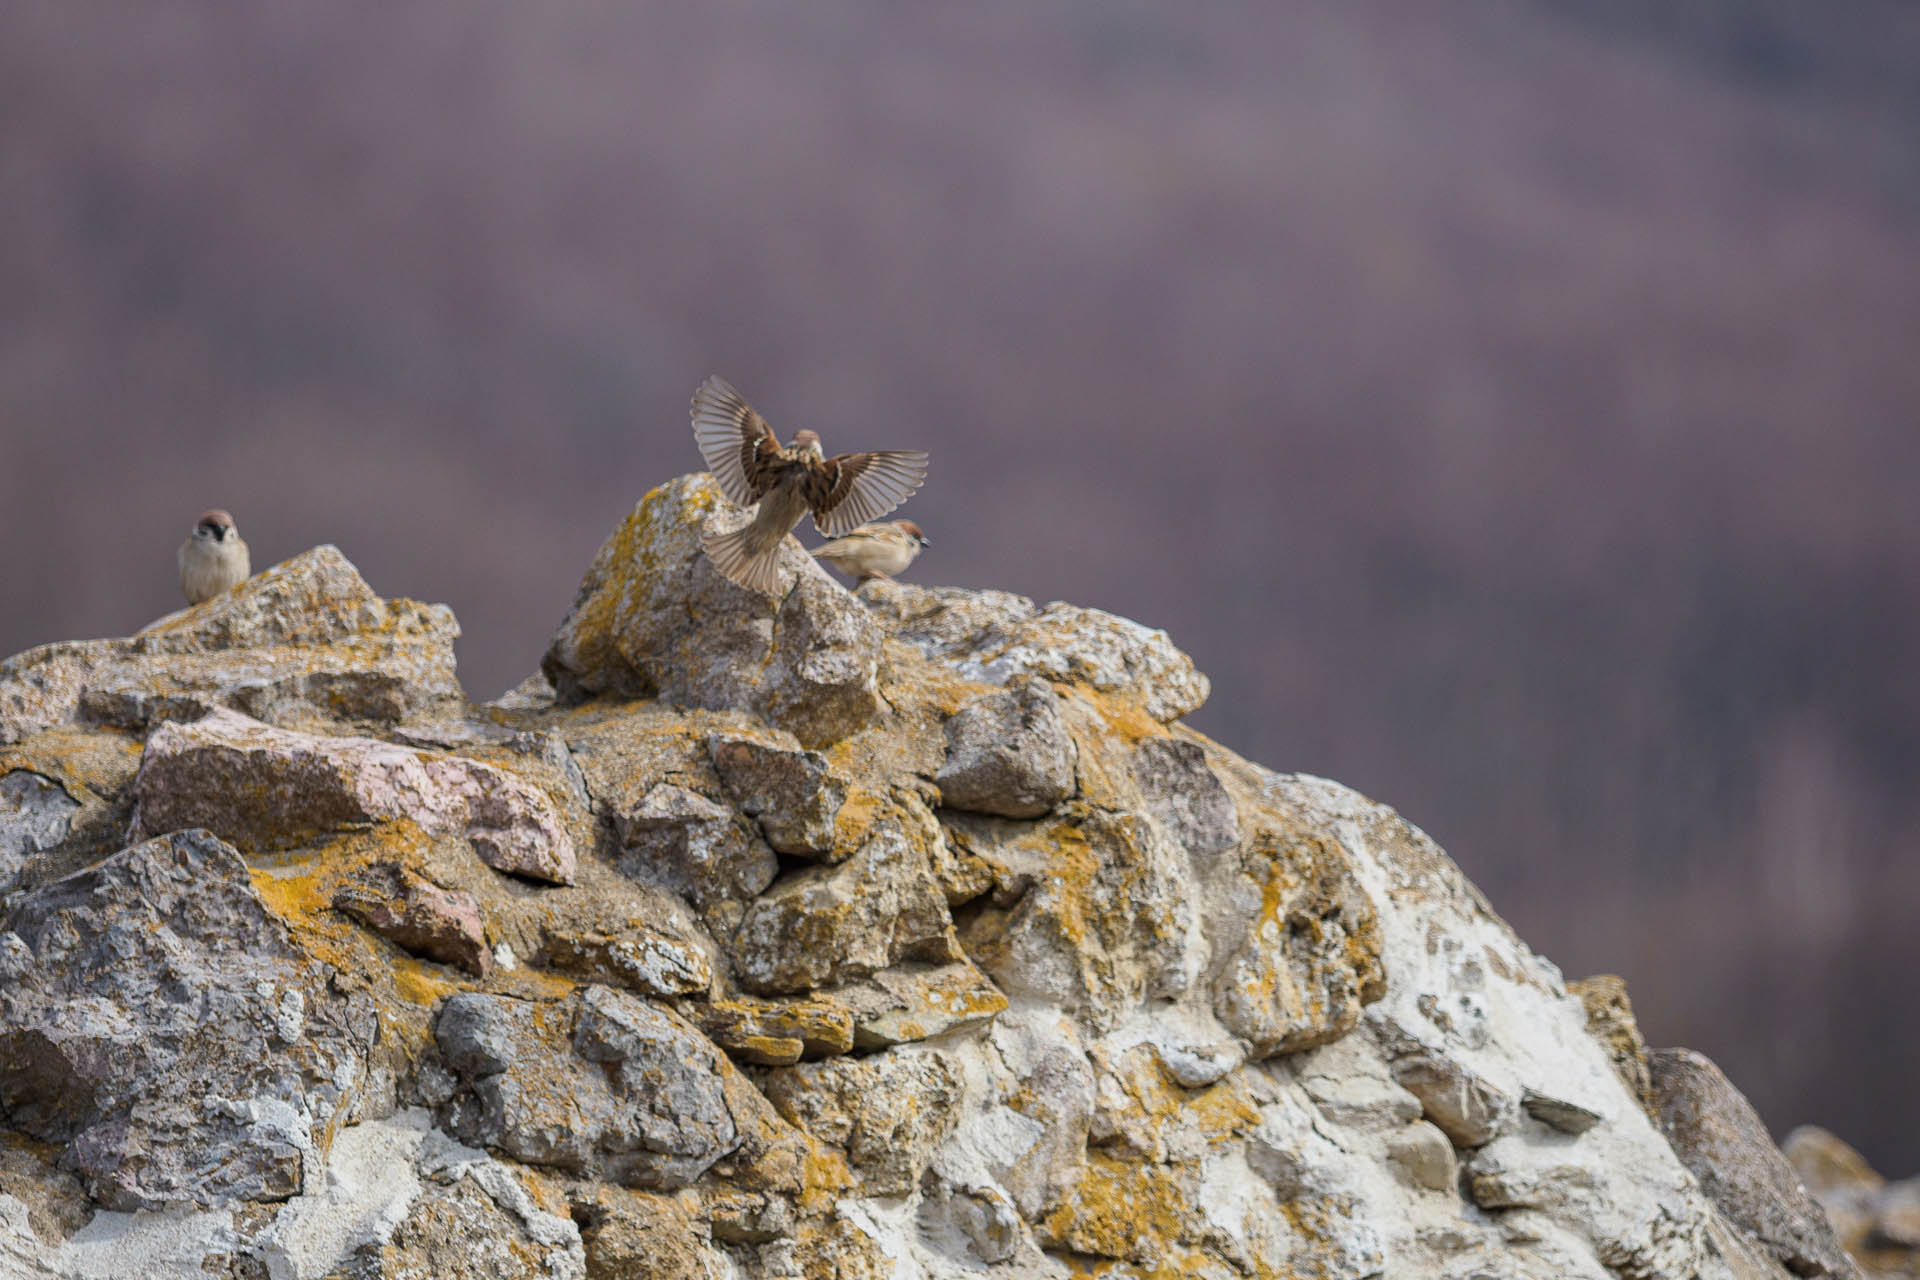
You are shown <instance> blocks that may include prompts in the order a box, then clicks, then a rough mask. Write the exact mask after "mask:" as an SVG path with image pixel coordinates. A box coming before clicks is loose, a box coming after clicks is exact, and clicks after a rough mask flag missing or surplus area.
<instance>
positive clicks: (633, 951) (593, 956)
mask: <svg viewBox="0 0 1920 1280" xmlns="http://www.w3.org/2000/svg"><path fill="white" fill-rule="evenodd" d="M542 950H543V955H542V959H543V961H544V962H545V963H546V964H547V965H549V966H550V967H552V968H555V969H558V970H560V971H561V972H562V973H569V974H572V975H574V976H575V977H579V978H584V979H587V980H588V981H592V982H604V983H607V984H608V985H610V986H620V987H626V988H628V989H630V990H633V991H637V992H639V993H640V994H641V995H646V996H684V995H705V994H706V993H707V992H708V991H709V990H711V989H712V987H713V965H712V963H711V962H710V961H709V960H708V959H707V956H706V953H705V952H704V951H702V950H701V949H700V948H699V947H698V946H696V945H694V944H693V943H691V942H689V941H687V940H685V939H681V938H675V937H672V936H670V935H668V934H665V933H662V932H661V931H660V930H658V929H654V928H650V927H648V926H646V925H641V924H635V925H631V926H629V927H627V928H625V929H623V930H621V931H620V932H618V933H605V932H600V931H598V930H583V931H570V930H560V929H552V928H550V929H549V930H548V931H547V934H546V945H545V946H544V948H543V949H542Z"/></svg>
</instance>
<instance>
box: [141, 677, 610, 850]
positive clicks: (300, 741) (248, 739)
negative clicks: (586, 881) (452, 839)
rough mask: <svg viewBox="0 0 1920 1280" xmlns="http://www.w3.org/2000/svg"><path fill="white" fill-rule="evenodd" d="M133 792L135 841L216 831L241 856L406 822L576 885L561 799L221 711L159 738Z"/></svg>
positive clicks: (444, 763) (492, 776) (442, 759)
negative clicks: (345, 830) (356, 828)
mask: <svg viewBox="0 0 1920 1280" xmlns="http://www.w3.org/2000/svg"><path fill="white" fill-rule="evenodd" d="M134 790H135V795H136V797H137V799H136V804H135V808H134V816H133V830H134V835H135V837H136V838H138V837H140V836H142V835H151V834H154V833H156V832H161V831H179V830H183V829H185V828H188V827H205V828H207V829H208V830H210V831H213V832H215V833H216V834H218V835H219V836H221V838H223V839H226V840H230V841H232V842H233V843H234V844H236V845H239V846H240V847H242V848H246V849H276V848H286V847H289V846H292V845H298V844H304V843H307V842H309V841H311V840H313V839H315V838H316V837H318V836H321V835H324V834H326V833H328V832H330V831H334V830H338V829H339V828H342V827H345V826H349V825H352V824H354V823H364V822H379V821H383V820H390V819H394V818H405V819H407V820H409V821H411V822H413V823H415V824H416V825H418V826H419V827H420V828H421V829H423V830H425V831H429V832H436V833H446V834H457V835H461V836H464V837H465V838H466V839H467V840H468V841H470V842H471V843H472V845H473V847H474V851H475V852H476V853H478V854H479V855H480V857H481V858H482V859H483V860H484V861H485V862H486V863H487V865H488V866H490V867H493V868H494V869H495V870H498V871H510V872H513V873H515V874H517V875H524V876H531V877H533V878H534V879H537V880H546V881H553V882H558V883H562V884H564V883H567V882H569V881H571V880H572V879H573V873H574V851H573V841H572V839H571V837H570V836H569V835H568V834H567V831H566V829H565V827H564V826H563V825H562V824H561V821H560V817H559V814H558V813H557V812H556V811H555V809H554V806H553V802H552V801H551V800H549V799H548V798H547V796H546V795H545V794H544V793H542V792H541V791H540V790H538V789H537V788H535V787H532V786H529V785H528V784H526V783H525V782H522V781H521V780H520V779H518V778H516V777H514V776H513V775H512V774H509V773H506V772H504V771H502V770H500V769H496V768H494V767H492V766H491V765H485V764H481V763H480V762H478V761H476V760H468V759H465V758H464V757H460V756H443V755H435V754H432V753H429V752H423V751H415V750H411V749H409V748H406V747H399V746H395V745H393V744H392V743H387V742H377V741H375V740H373V739H371V738H337V737H323V736H319V735H315V734H306V733H297V732H294V731H292V730H288V729H276V728H273V727H271V726H269V725H264V724H261V723H260V722H258V721H256V720H250V719H248V718H247V717H246V716H243V715H240V714H238V713H236V712H232V711H225V710H219V711H213V712H210V713H209V714H208V715H206V716H205V717H203V718H202V719H200V720H197V721H194V722H193V723H191V724H165V725H162V726H161V727H160V728H159V729H157V730H155V731H154V733H153V735H152V736H151V737H150V738H148V739H147V750H146V754H145V755H144V756H142V758H141V761H140V776H139V779H138V780H137V781H136V782H135V784H134Z"/></svg>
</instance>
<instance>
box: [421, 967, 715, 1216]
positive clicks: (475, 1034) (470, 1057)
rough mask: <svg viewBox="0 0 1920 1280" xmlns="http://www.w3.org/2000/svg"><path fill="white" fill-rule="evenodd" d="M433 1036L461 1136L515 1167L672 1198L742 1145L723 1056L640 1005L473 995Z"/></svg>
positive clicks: (583, 996)
mask: <svg viewBox="0 0 1920 1280" xmlns="http://www.w3.org/2000/svg"><path fill="white" fill-rule="evenodd" d="M434 1035H435V1038H436V1039H437V1041H438V1043H439V1046H440V1051H441V1053H442V1054H443V1055H444V1056H445V1057H446V1060H447V1062H448V1063H449V1064H450V1065H451V1066H452V1067H453V1069H454V1070H455V1071H456V1072H457V1073H458V1074H459V1077H460V1079H461V1081H462V1082H463V1084H464V1087H463V1089H462V1090H461V1092H460V1093H459V1094H458V1095H456V1096H455V1097H454V1098H453V1099H452V1101H451V1102H450V1103H449V1110H448V1121H449V1123H450V1124H451V1126H452V1128H453V1130H454V1132H455V1133H457V1134H458V1135H459V1136H460V1137H461V1138H462V1139H463V1140H465V1141H467V1142H471V1143H473V1144H474V1145H476V1146H485V1147H489V1148H492V1149H494V1150H498V1151H500V1152H501V1153H502V1154H505V1155H508V1156H511V1157H512V1158H513V1159H515V1160H519V1161H522V1162H525V1163H528V1164H535V1165H545V1166H553V1167H556V1168H559V1169H564V1170H567V1171H569V1172H572V1173H578V1174H587V1175H594V1176H604V1177H606V1178H608V1179H610V1180H612V1181H615V1182H619V1183H622V1184H626V1185H632V1186H642V1187H651V1188H655V1189H664V1190H671V1189H673V1188H675V1187H682V1186H685V1185H687V1184H688V1183H690V1182H692V1181H693V1180H694V1179H695V1178H697V1177H699V1176H700V1175H701V1174H702V1173H704V1172H705V1171H706V1170H707V1169H709V1168H711V1167H712V1166H713V1164H714V1163H715V1162H716V1161H718V1160H719V1159H720V1158H721V1157H723V1156H725V1155H727V1154H728V1153H729V1152H731V1151H732V1150H733V1149H734V1148H735V1147H737V1146H738V1145H739V1144H740V1139H741V1126H740V1125H739V1124H737V1123H736V1122H735V1119H734V1115H733V1110H732V1106H731V1104H730V1101H729V1098H728V1090H727V1089H726V1087H725V1081H724V1079H723V1077H724V1075H725V1074H726V1073H730V1072H732V1071H733V1067H732V1065H731V1064H730V1063H728V1061H727V1059H726V1055H725V1054H723V1053H721V1052H720V1051H719V1050H718V1049H716V1048H715V1047H714V1046H713V1044H712V1043H711V1042H709V1041H708V1040H707V1039H706V1038H705V1037H704V1036H702V1035H701V1034H700V1033H699V1031H698V1030H696V1029H695V1028H693V1027H691V1026H689V1025H688V1024H687V1023H685V1022H684V1021H682V1020H681V1019H680V1018H678V1017H676V1016H675V1015H674V1014H672V1013H670V1012H668V1011H666V1010H665V1009H662V1008H660V1007H659V1006H657V1005H653V1004H650V1003H648V1002H647V1001H645V1000H641V999H639V998H637V997H634V996H630V995H627V994H624V993H622V992H618V991H614V990H611V989H610V988H607V987H597V986H595V987H585V988H582V989H581V990H580V991H579V992H578V993H577V994H575V995H574V996H572V997H569V998H568V999H566V1000H564V1001H557V1002H556V1001H533V1000H516V999H508V998H505V997H501V996H494V995H483V994H481V993H478V992H468V993H463V994H460V995H456V996H454V997H453V998H451V999H450V1000H448V1001H447V1002H446V1004H445V1005H444V1006H443V1007H442V1008H441V1010H440V1014H439V1017H438V1019H437V1020H436V1022H435V1024H434Z"/></svg>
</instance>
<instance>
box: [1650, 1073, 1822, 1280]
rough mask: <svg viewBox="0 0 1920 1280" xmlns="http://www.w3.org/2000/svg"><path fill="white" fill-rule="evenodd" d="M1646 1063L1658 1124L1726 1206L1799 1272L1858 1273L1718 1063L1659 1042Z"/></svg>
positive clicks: (1723, 1208)
mask: <svg viewBox="0 0 1920 1280" xmlns="http://www.w3.org/2000/svg"><path fill="white" fill-rule="evenodd" d="M1648 1065H1649V1066H1650V1068H1651V1070H1652V1077H1653V1096H1654V1104H1655V1107H1656V1110H1657V1112H1658V1115H1659V1119H1660V1128H1661V1131H1662V1132H1663V1133H1665V1134H1666V1136H1667V1141H1668V1142H1669V1143H1671V1144H1672V1146H1673V1149H1674V1152H1675V1153H1676V1154H1677V1155H1678V1156H1679V1157H1680V1159H1681V1161H1682V1163H1684V1164H1685V1165H1686V1166H1687V1168H1688V1169H1690V1170H1692V1172H1693V1175H1694V1176H1695V1177H1696V1178H1698V1179H1700V1185H1701V1186H1702V1187H1703V1188H1704V1189H1705V1190H1706V1193H1707V1195H1708V1196H1709V1197H1711V1198H1712V1200H1713V1202H1714V1203H1715V1204H1716V1205H1718V1206H1719V1207H1720V1209H1721V1211H1722V1212H1723V1213H1725V1214H1726V1215H1727V1217H1728V1218H1729V1219H1730V1220H1732V1221H1733V1223H1734V1224H1735V1225H1737V1226H1739V1227H1740V1228H1741V1229H1742V1230H1744V1231H1746V1232H1748V1233H1749V1234H1751V1235H1752V1236H1753V1237H1754V1238H1755V1239H1756V1240H1758V1241H1759V1242H1760V1244H1761V1246H1762V1247H1763V1248H1764V1249H1765V1250H1766V1251H1767V1252H1768V1253H1769V1254H1771V1255H1773V1257H1775V1258H1776V1259H1778V1260H1779V1261H1780V1262H1781V1263H1782V1264H1783V1265H1785V1266H1786V1268H1787V1269H1788V1270H1789V1271H1791V1272H1793V1273H1794V1274H1795V1275H1799V1276H1834V1277H1848V1278H1852V1277H1858V1276H1859V1274H1860V1272H1859V1269H1858V1268H1857V1267H1856V1266H1855V1265H1854V1263H1853V1260H1852V1259H1851V1258H1849V1257H1847V1254H1846V1251H1845V1250H1843V1249H1842V1248H1841V1247H1840V1242H1839V1240H1838V1239H1837V1238H1835V1236H1834V1234H1833V1224H1832V1223H1831V1222H1829V1221H1828V1220H1827V1215H1826V1214H1825V1213H1824V1212H1823V1211H1822V1210H1821V1208H1820V1206H1819V1205H1818V1204H1817V1203H1815V1201H1814V1199H1813V1197H1812V1196H1810V1195H1808V1194H1807V1192H1806V1189H1805V1188H1804V1187H1802V1186H1801V1185H1800V1179H1799V1178H1798V1177H1797V1176H1796V1175H1795V1174H1794V1171H1793V1166H1792V1165H1790V1164H1788V1163H1787V1158H1786V1157H1785V1156H1784V1155H1782V1154H1781V1153H1780V1149H1779V1148H1778V1147H1776V1146H1774V1145H1773V1139H1772V1138H1771V1137H1769V1136H1768V1134H1767V1128H1766V1125H1765V1124H1763V1123H1762V1122H1761V1120H1760V1117H1759V1116H1758V1115H1757V1114H1755V1112H1754V1110H1753V1106H1752V1104H1750V1103H1749V1102H1748V1101H1747V1100H1746V1098H1745V1097H1744V1096H1743V1095H1742V1094H1741V1093H1740V1091H1739V1090H1738V1089H1736V1088H1734V1087H1733V1082H1732V1081H1730V1080H1728V1079H1727V1077H1726V1076H1725V1075H1724V1074H1723V1073H1722V1072H1721V1070H1720V1068H1719V1067H1717V1066H1715V1065H1714V1064H1713V1062H1712V1061H1711V1060H1710V1059H1709V1058H1707V1057H1706V1055H1704V1054H1700V1053H1695V1052H1694V1051H1693V1050H1691V1049H1656V1050H1655V1051H1654V1052H1653V1053H1652V1054H1651V1055H1649V1060H1648Z"/></svg>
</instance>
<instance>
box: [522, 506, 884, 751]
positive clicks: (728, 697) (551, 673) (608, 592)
mask: <svg viewBox="0 0 1920 1280" xmlns="http://www.w3.org/2000/svg"><path fill="white" fill-rule="evenodd" d="M726 507H727V503H726V501H725V499H724V498H722V497H721V496H720V491H719V488H718V487H717V486H716V485H715V484H714V483H713V481H712V479H711V478H710V477H708V476H706V475H699V476H688V477H682V478H681V479H679V480H675V481H673V482H672V483H671V484H667V485H663V486H661V487H660V488H658V489H655V490H653V491H652V492H651V493H649V494H648V495H647V496H646V497H645V498H643V499H641V501H640V504H639V505H638V506H637V507H635V508H634V510H633V513H632V514H631V515H629V516H628V517H627V519H626V521H625V522H624V523H622V524H621V526H620V528H619V529H617V530H616V531H615V532H614V535H613V536H612V537H611V538H609V539H608V540H607V542H606V544H605V545H603V546H602V547H601V548H600V553H599V555H598V556H597V557H596V558H595V559H594V562H593V567H592V568H591V569H589V570H588V571H587V576H586V578H585V579H584V580H583V581H582V582H581V584H580V590H579V593H578V594H577V595H576V596H575V598H574V604H573V609H572V610H571V611H570V612H569V613H568V615H567V618H566V621H564V622H563V623H562V624H561V626H560V632H559V634H558V635H557V636H555V637H554V641H553V645H552V647H551V648H550V649H549V650H548V651H547V656H546V659H545V660H544V662H543V663H542V670H543V671H545V673H546V675H547V678H548V679H549V680H551V681H552V682H553V686H554V688H555V689H556V690H558V691H559V693H560V694H561V696H562V697H563V698H571V697H578V696H580V695H583V694H594V693H609V694H617V695H622V696H627V697H658V698H661V699H663V700H665V701H667V702H670V703H672V704H674V705H675V706H681V707H705V708H710V709H715V710H720V709H726V708H740V709H743V710H752V711H755V712H758V713H760V714H762V715H764V716H766V718H767V719H769V720H770V721H772V722H773V723H774V724H776V725H779V726H780V727H781V728H783V729H786V730H788V731H789V732H791V733H793V734H794V736H796V737H797V738H799V739H800V741H801V743H802V744H803V745H806V746H822V745H825V744H827V743H832V742H836V741H838V740H840V739H841V738H844V737H846V736H848V735H849V734H851V733H854V732H856V731H857V730H858V729H860V728H861V727H862V726H863V725H865V724H866V723H867V722H868V721H869V720H871V719H872V718H873V717H874V716H876V715H878V714H879V713H880V711H881V709H882V705H883V704H882V701H881V697H880V691H879V683H878V670H879V660H880V630H879V628H878V627H876V626H875V625H874V624H873V622H872V620H871V619H870V618H869V617H868V615H867V611H866V610H865V609H864V608H862V607H861V605H860V604H859V602H858V601H856V600H854V599H853V598H852V597H851V596H849V595H848V594H847V593H846V592H845V591H842V590H841V589H840V588H839V587H838V586H836V585H835V584H834V583H833V581H832V580H831V579H830V578H829V577H828V576H827V574H826V571H825V570H823V569H821V568H820V567H819V566H818V565H816V564H815V563H814V562H813V559H812V557H810V556H808V555H807V554H806V553H805V552H803V551H802V550H801V549H800V547H799V545H798V544H797V543H788V544H786V546H785V548H784V549H783V550H782V552H781V555H782V558H783V562H784V563H783V567H789V568H791V569H792V570H793V571H794V574H795V578H794V582H793V586H792V587H791V588H790V589H789V590H788V591H787V593H786V595H785V596H784V597H782V598H781V599H779V600H774V599H771V598H769V597H766V596H763V595H761V594H760V593H758V592H753V591H748V590H746V589H745V588H742V587H737V586H735V585H733V584H732V583H731V582H728V581H727V580H726V579H725V578H723V577H721V576H720V574H719V573H718V572H717V571H716V570H715V569H714V567H713V565H712V564H711V563H710V562H709V561H708V560H707V557H706V554H705V553H704V552H703V551H701V549H700V531H701V529H702V528H703V527H704V526H705V525H706V523H707V521H708V520H709V519H712V518H715V517H719V518H721V519H725V518H726V515H725V508H726ZM736 518H737V517H736Z"/></svg>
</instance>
